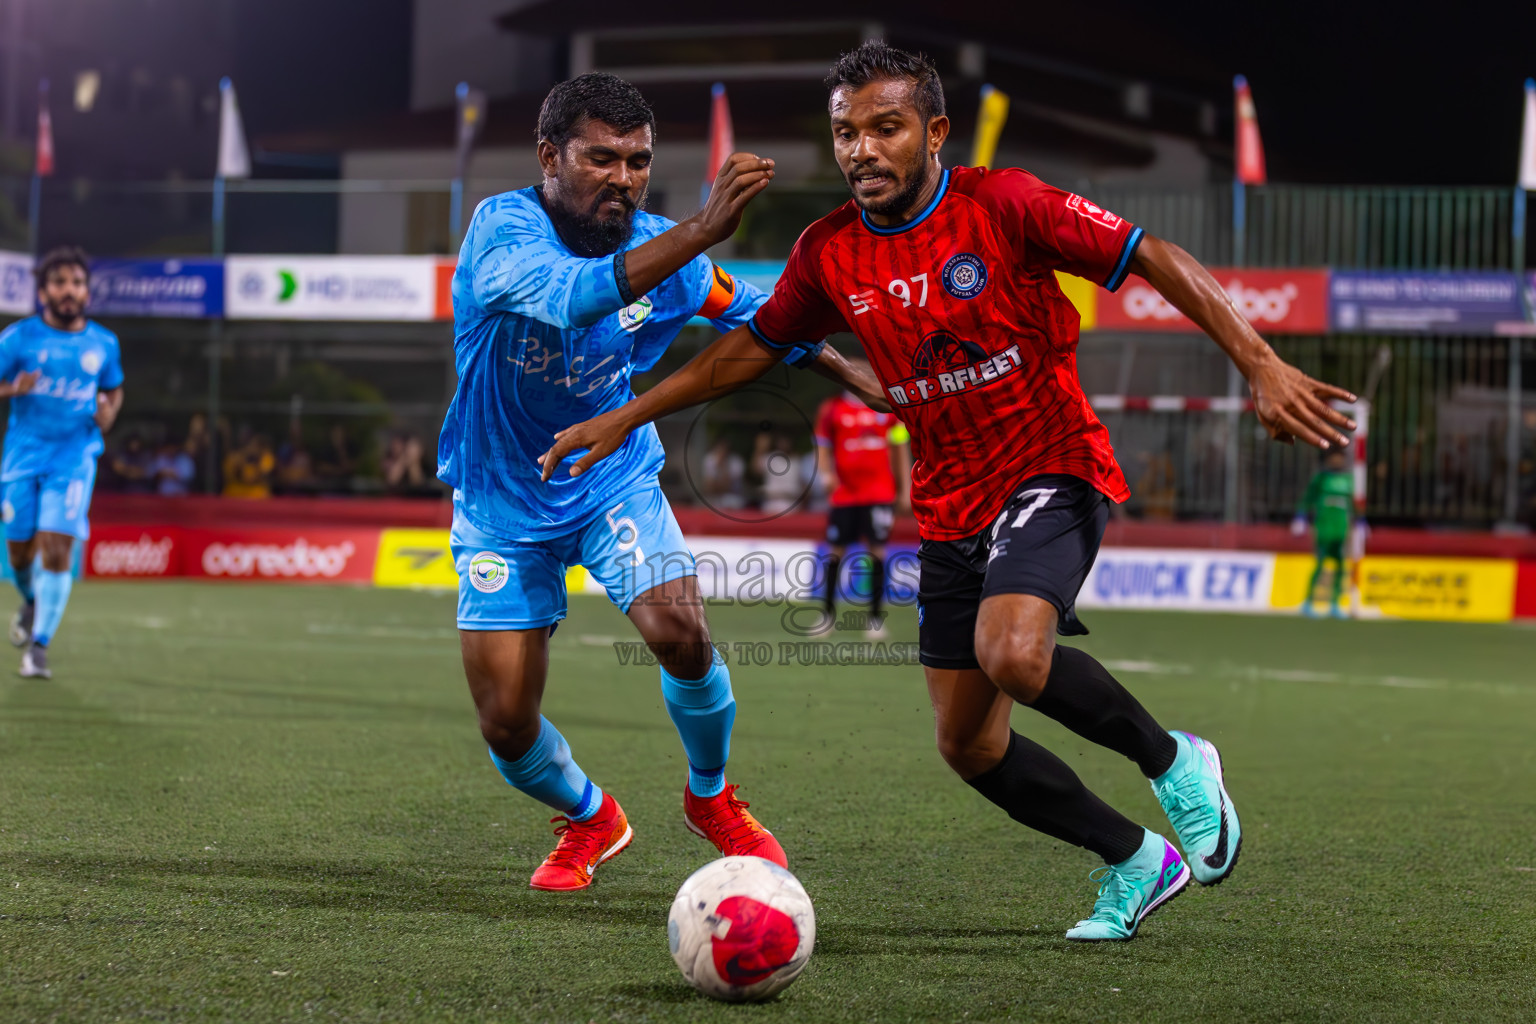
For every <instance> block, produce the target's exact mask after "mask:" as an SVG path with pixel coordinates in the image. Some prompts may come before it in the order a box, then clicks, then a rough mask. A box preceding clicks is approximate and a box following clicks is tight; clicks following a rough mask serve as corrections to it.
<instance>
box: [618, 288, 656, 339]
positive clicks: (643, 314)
mask: <svg viewBox="0 0 1536 1024" xmlns="http://www.w3.org/2000/svg"><path fill="white" fill-rule="evenodd" d="M650 315H651V297H650V296H649V295H642V296H641V297H640V298H639V299H637V300H635V302H634V303H633V304H632V305H628V306H625V307H624V308H623V309H621V310H619V326H620V327H622V328H624V329H625V330H626V331H628V332H629V333H631V334H633V333H635V332H636V331H638V330H639V329H640V325H641V324H643V323H645V321H646V320H647V319H648V318H649V317H650Z"/></svg>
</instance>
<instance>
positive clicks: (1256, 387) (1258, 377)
mask: <svg viewBox="0 0 1536 1024" xmlns="http://www.w3.org/2000/svg"><path fill="white" fill-rule="evenodd" d="M1131 273H1133V274H1137V275H1139V276H1141V277H1143V278H1145V279H1146V281H1147V283H1148V284H1150V285H1151V286H1152V287H1153V288H1156V289H1157V290H1158V292H1159V293H1160V294H1161V295H1162V296H1163V298H1165V299H1167V300H1168V301H1169V302H1171V303H1173V305H1174V307H1175V308H1176V309H1178V311H1179V312H1181V313H1183V314H1184V315H1185V316H1187V317H1189V318H1190V319H1191V320H1193V321H1194V322H1195V323H1196V325H1198V326H1199V327H1200V329H1201V330H1203V331H1204V332H1205V333H1206V334H1208V335H1210V336H1211V338H1212V340H1214V341H1215V342H1216V344H1218V345H1220V346H1221V348H1222V350H1223V351H1224V352H1226V353H1227V355H1228V356H1230V357H1231V359H1232V362H1233V363H1235V364H1236V365H1237V368H1238V370H1239V371H1241V373H1242V375H1243V376H1244V377H1245V378H1246V379H1247V381H1248V386H1249V387H1250V388H1251V389H1252V390H1253V408H1254V413H1255V415H1257V416H1258V418H1259V422H1260V423H1262V424H1263V425H1264V429H1265V430H1267V431H1269V436H1270V437H1272V438H1274V439H1275V440H1277V441H1285V442H1287V443H1290V442H1291V441H1292V440H1294V439H1295V438H1298V437H1299V438H1301V439H1302V440H1303V441H1305V442H1306V443H1307V444H1310V445H1313V446H1314V447H1317V448H1333V447H1340V448H1342V447H1343V446H1345V445H1347V444H1348V443H1349V438H1347V437H1346V436H1344V434H1342V433H1340V431H1342V430H1354V429H1355V421H1354V420H1352V419H1350V418H1349V417H1348V416H1347V415H1345V414H1344V413H1342V412H1340V411H1338V410H1337V409H1335V408H1333V406H1331V405H1329V404H1328V400H1329V399H1338V400H1339V401H1343V402H1353V401H1354V400H1355V396H1354V395H1352V394H1350V393H1349V392H1348V391H1345V390H1344V389H1343V388H1338V387H1334V386H1333V385H1332V384H1324V383H1323V382H1322V381H1318V380H1313V379H1312V378H1311V377H1309V376H1307V375H1306V374H1304V373H1302V372H1301V371H1300V370H1298V369H1297V368H1296V367H1294V366H1292V365H1290V364H1289V363H1287V362H1286V361H1285V360H1283V359H1281V358H1280V357H1279V356H1278V355H1276V354H1275V350H1274V349H1272V348H1270V347H1269V344H1268V343H1267V342H1266V341H1265V340H1264V339H1263V338H1261V337H1259V334H1258V332H1257V331H1255V330H1254V329H1253V327H1252V325H1250V324H1249V323H1248V321H1247V320H1245V319H1244V318H1243V315H1242V314H1241V313H1239V312H1238V311H1237V307H1236V306H1234V305H1233V304H1232V299H1231V297H1230V296H1228V295H1227V293H1226V292H1225V291H1224V290H1222V287H1221V285H1219V284H1217V283H1216V279H1215V278H1213V277H1212V276H1211V275H1210V272H1209V271H1207V270H1206V269H1205V268H1204V267H1202V266H1201V265H1200V263H1199V262H1198V261H1197V260H1196V259H1195V258H1194V257H1193V256H1191V255H1190V254H1189V253H1187V252H1185V251H1184V250H1183V249H1181V248H1179V247H1178V246H1177V245H1174V244H1173V243H1172V242H1165V241H1163V240H1162V239H1161V238H1154V237H1152V236H1151V235H1147V236H1146V237H1145V238H1143V239H1142V242H1141V245H1140V246H1139V247H1138V248H1137V250H1136V255H1135V256H1134V257H1133V258H1132V260H1131Z"/></svg>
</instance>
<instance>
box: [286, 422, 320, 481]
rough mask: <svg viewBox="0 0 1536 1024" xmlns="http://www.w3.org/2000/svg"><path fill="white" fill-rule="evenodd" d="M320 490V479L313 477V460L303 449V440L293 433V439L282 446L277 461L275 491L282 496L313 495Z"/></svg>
mask: <svg viewBox="0 0 1536 1024" xmlns="http://www.w3.org/2000/svg"><path fill="white" fill-rule="evenodd" d="M319 489H320V478H319V477H317V476H316V475H315V463H314V460H313V459H311V458H310V457H309V451H308V450H307V449H306V448H305V447H304V440H303V438H301V437H299V436H298V432H297V431H295V432H294V437H293V439H292V440H291V441H290V442H289V443H288V444H286V445H284V446H283V450H282V453H281V454H280V455H279V456H278V460H277V490H278V491H279V492H280V493H282V494H313V493H315V492H316V491H317V490H319Z"/></svg>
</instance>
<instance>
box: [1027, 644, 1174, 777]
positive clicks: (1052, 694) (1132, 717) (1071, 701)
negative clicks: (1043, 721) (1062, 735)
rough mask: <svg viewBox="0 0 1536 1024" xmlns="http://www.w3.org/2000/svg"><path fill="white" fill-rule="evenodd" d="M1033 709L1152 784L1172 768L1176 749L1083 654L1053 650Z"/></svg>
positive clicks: (1125, 692) (1059, 648)
mask: <svg viewBox="0 0 1536 1024" xmlns="http://www.w3.org/2000/svg"><path fill="white" fill-rule="evenodd" d="M1032 707H1034V709H1035V710H1036V711H1038V712H1040V713H1041V714H1042V715H1045V716H1046V717H1047V718H1054V719H1055V720H1056V721H1058V722H1060V723H1061V724H1062V725H1064V726H1066V727H1067V728H1068V729H1071V730H1072V731H1073V732H1075V733H1077V734H1078V735H1079V736H1081V737H1083V738H1084V739H1088V740H1092V741H1093V742H1095V743H1097V744H1098V745H1099V746H1101V747H1108V748H1109V749H1110V750H1113V751H1115V752H1116V753H1118V754H1124V755H1125V756H1126V757H1128V758H1130V759H1131V760H1132V761H1135V762H1136V764H1137V766H1138V767H1139V768H1140V769H1141V773H1142V774H1143V775H1145V776H1146V777H1147V778H1149V779H1155V778H1157V777H1158V776H1159V775H1161V774H1163V773H1164V772H1166V771H1167V770H1168V769H1169V768H1170V767H1172V766H1173V758H1174V755H1176V754H1177V753H1178V750H1179V748H1178V744H1177V743H1175V742H1174V739H1173V737H1172V736H1170V735H1168V730H1166V729H1164V728H1163V727H1162V726H1160V725H1158V724H1157V720H1156V719H1155V718H1153V717H1152V715H1151V713H1150V712H1148V711H1147V709H1146V708H1144V707H1142V706H1141V702H1140V701H1138V700H1137V699H1136V698H1135V697H1133V696H1131V692H1130V691H1129V690H1127V689H1126V688H1125V687H1123V686H1121V685H1120V684H1119V683H1118V682H1116V681H1115V677H1114V676H1112V675H1110V674H1109V670H1108V669H1106V668H1105V667H1104V666H1103V665H1100V664H1099V663H1098V662H1097V661H1095V660H1094V659H1093V658H1092V656H1090V655H1089V654H1088V653H1087V652H1085V651H1080V650H1078V649H1077V648H1075V647H1062V646H1061V645H1059V644H1058V645H1057V647H1056V654H1055V656H1054V657H1053V658H1052V659H1051V674H1050V677H1049V678H1047V679H1046V681H1045V689H1044V690H1042V691H1040V696H1039V697H1036V698H1035V703H1034V704H1033V705H1032Z"/></svg>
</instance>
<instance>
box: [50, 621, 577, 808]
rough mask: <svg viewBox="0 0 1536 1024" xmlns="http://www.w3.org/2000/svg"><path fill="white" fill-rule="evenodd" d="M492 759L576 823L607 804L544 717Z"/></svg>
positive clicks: (524, 789)
mask: <svg viewBox="0 0 1536 1024" xmlns="http://www.w3.org/2000/svg"><path fill="white" fill-rule="evenodd" d="M39 611H41V610H39ZM491 760H492V761H493V762H495V764H496V770H497V771H499V772H501V777H502V778H504V779H506V780H507V781H508V782H509V783H511V784H512V786H513V787H514V788H516V789H518V790H519V791H521V792H524V793H527V794H528V795H529V796H531V797H533V798H534V799H535V800H538V801H539V802H540V803H545V804H548V805H549V806H551V807H553V808H554V809H555V810H557V811H559V812H560V813H561V814H564V815H565V816H566V817H568V818H570V819H571V820H572V821H586V820H587V819H588V818H590V817H592V815H594V814H596V813H597V809H598V808H599V807H601V806H602V805H603V791H602V790H601V789H598V788H597V787H596V786H594V785H593V784H592V780H591V779H589V778H587V774H586V772H583V771H582V770H581V768H580V766H578V765H577V764H576V762H575V761H574V760H572V759H571V746H570V744H568V743H566V742H565V737H564V736H561V735H560V730H558V729H556V728H555V727H554V726H553V725H551V724H550V722H549V719H547V718H545V717H544V716H543V715H540V716H539V738H538V739H536V740H534V741H533V746H532V747H530V748H529V749H528V752H527V753H526V754H524V755H523V756H522V757H520V758H518V759H517V760H516V761H505V760H502V759H501V758H500V757H498V756H497V754H496V751H494V750H492V751H491Z"/></svg>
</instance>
